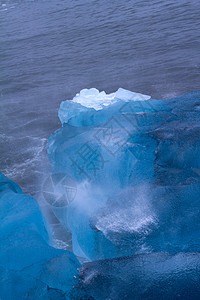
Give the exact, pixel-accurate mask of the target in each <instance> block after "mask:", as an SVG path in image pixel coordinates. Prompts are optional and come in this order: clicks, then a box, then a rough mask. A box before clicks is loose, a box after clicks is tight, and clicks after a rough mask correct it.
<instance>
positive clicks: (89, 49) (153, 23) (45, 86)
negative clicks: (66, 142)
mask: <svg viewBox="0 0 200 300" xmlns="http://www.w3.org/2000/svg"><path fill="white" fill-rule="evenodd" d="M199 12H200V1H198V0H190V1H186V0H176V1H173V0H162V1H161V0H160V1H158V0H151V1H145V0H140V1H138V0H126V1H124V0H113V1H108V0H101V1H100V0H99V1H97V0H73V1H69V0H65V1H58V0H49V1H42V0H38V1H29V0H24V1H19V0H18V1H17V0H16V1H8V0H4V1H0V80H1V83H0V84H1V85H0V171H1V172H3V173H4V174H5V175H6V176H8V177H9V178H10V179H12V180H14V181H15V182H16V183H18V184H19V185H20V186H21V187H22V189H23V191H24V192H25V193H27V194H30V195H34V196H35V197H36V198H37V194H38V193H39V192H40V189H41V185H42V182H43V181H44V180H45V177H46V176H47V174H48V172H49V170H50V167H49V164H48V159H47V156H46V141H47V138H48V136H49V135H50V134H51V133H52V132H54V131H55V130H56V129H57V128H59V127H60V126H61V124H60V122H59V120H58V117H57V111H58V108H59V104H60V102H61V101H62V100H65V99H71V98H72V97H73V96H74V95H75V94H76V93H77V92H79V91H80V90H81V89H83V88H91V87H96V88H98V89H99V90H101V91H102V90H104V91H106V92H107V93H110V92H113V91H116V90H117V89H118V88H119V87H123V88H125V89H129V90H132V91H136V92H140V93H145V94H149V95H151V96H152V97H153V98H156V99H163V98H171V97H174V96H179V95H181V94H184V93H187V92H191V91H195V90H200V17H199Z"/></svg>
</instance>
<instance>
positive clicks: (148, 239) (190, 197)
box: [48, 90, 200, 260]
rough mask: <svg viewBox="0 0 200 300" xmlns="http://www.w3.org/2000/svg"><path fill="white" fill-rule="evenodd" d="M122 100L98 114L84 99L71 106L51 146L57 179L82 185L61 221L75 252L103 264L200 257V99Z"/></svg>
mask: <svg viewBox="0 0 200 300" xmlns="http://www.w3.org/2000/svg"><path fill="white" fill-rule="evenodd" d="M123 93H125V95H123ZM96 94H97V96H98V95H99V94H98V93H97V92H96ZM119 95H120V96H119V99H118V98H117V97H116V95H115V96H114V98H112V97H113V96H112V97H111V98H112V99H111V103H110V104H109V105H107V106H105V105H104V106H103V107H102V108H101V109H98V110H96V109H95V108H94V107H87V105H88V103H86V104H85V106H84V105H83V104H84V101H86V100H84V97H82V98H81V100H80V98H79V95H78V96H77V97H78V99H79V100H80V101H79V102H80V103H78V102H75V101H66V102H64V104H61V109H60V114H61V115H62V118H63V119H62V120H63V127H62V128H61V129H59V130H57V131H56V132H55V133H54V134H53V135H51V136H50V137H49V140H48V155H49V160H50V162H51V165H52V172H53V174H56V173H64V174H67V175H68V176H71V177H72V178H73V180H75V181H76V183H77V194H76V197H75V199H74V201H73V202H72V203H71V204H70V205H69V206H67V207H65V208H64V210H65V213H63V214H59V215H57V217H58V218H59V220H60V222H61V223H62V224H63V225H64V226H66V227H67V228H68V229H69V230H71V232H72V242H73V251H74V253H75V254H77V255H79V256H83V257H85V258H87V259H88V260H96V259H104V258H112V257H116V256H124V255H132V254H137V253H145V252H155V251H169V252H172V253H177V252H179V251H199V250H200V238H199V231H200V221H199V215H198V211H199V209H200V204H199V192H200V185H199V183H200V180H199V179H200V177H199V175H200V171H199V169H200V158H199V151H200V139H199V136H200V125H199V124H200V123H199V118H200V114H199V111H200V110H199V108H200V92H193V93H189V94H186V95H183V96H181V97H178V98H173V99H166V100H153V99H149V97H148V98H145V97H142V96H138V97H139V98H137V99H135V98H134V97H133V98H132V96H131V95H132V93H131V92H130V93H128V92H124V91H123V90H122V91H120V90H119ZM88 97H89V99H90V100H89V101H90V106H92V104H91V103H92V96H91V95H90V96H88ZM95 97H96V96H95V95H94V103H96V102H97V100H96V98H95ZM98 97H99V96H98ZM129 97H130V100H129V99H128V98H129ZM113 99H114V100H113ZM134 99H135V100H134ZM144 99H146V100H145V101H143V100H144ZM106 101H107V100H106ZM112 101H113V102H112ZM86 102H87V101H86ZM63 105H64V106H65V105H66V111H65V110H62V109H63ZM74 105H75V106H76V108H77V110H76V109H75V106H74ZM65 113H66V115H65ZM65 117H66V119H65V120H64V118H65ZM53 209H54V208H53ZM54 211H55V210H54ZM56 213H57V212H56V211H55V214H56ZM66 218H67V222H66Z"/></svg>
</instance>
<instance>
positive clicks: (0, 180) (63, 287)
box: [0, 174, 79, 300]
mask: <svg viewBox="0 0 200 300" xmlns="http://www.w3.org/2000/svg"><path fill="white" fill-rule="evenodd" d="M0 217H1V227H0V241H1V242H0V243H1V247H0V299H2V300H11V299H12V300H13V299H16V300H22V299H68V295H69V294H70V291H71V290H72V287H73V284H74V276H76V275H77V273H78V271H77V268H78V267H79V262H78V261H77V259H76V257H75V256H74V255H73V254H72V253H71V252H68V251H64V250H58V249H55V248H52V247H51V246H50V245H49V242H50V241H49V238H48V234H47V230H46V226H45V223H44V220H43V216H42V214H41V212H40V208H39V206H38V204H37V202H36V200H35V199H33V198H31V197H29V196H27V195H24V194H23V193H22V191H21V189H20V188H19V186H18V185H17V184H15V183H14V182H13V181H11V180H9V179H8V178H6V177H5V176H3V175H2V174H0Z"/></svg>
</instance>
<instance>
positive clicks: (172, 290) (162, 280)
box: [74, 253, 200, 300]
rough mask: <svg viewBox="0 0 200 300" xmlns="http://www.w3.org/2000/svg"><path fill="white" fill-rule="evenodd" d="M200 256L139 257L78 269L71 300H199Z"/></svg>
mask: <svg viewBox="0 0 200 300" xmlns="http://www.w3.org/2000/svg"><path fill="white" fill-rule="evenodd" d="M199 272H200V254H199V253H179V254H176V255H171V254H169V253H151V254H141V255H135V256H130V257H123V258H115V259H109V260H103V261H96V262H91V263H87V264H85V265H83V266H82V267H81V269H80V282H79V284H78V285H77V286H76V289H74V299H95V300H105V299H110V300H121V299H124V300H132V299H151V300H153V299H164V300H167V299H184V300H186V299H199V295H200V282H199Z"/></svg>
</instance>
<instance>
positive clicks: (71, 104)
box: [58, 88, 151, 126]
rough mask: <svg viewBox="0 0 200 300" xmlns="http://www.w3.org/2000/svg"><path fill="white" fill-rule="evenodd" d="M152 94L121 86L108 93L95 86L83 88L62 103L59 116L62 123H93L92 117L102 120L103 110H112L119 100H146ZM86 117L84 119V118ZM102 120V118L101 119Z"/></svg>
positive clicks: (76, 124) (77, 124)
mask: <svg viewBox="0 0 200 300" xmlns="http://www.w3.org/2000/svg"><path fill="white" fill-rule="evenodd" d="M150 98H151V96H147V95H142V94H139V93H134V92H131V91H128V90H125V89H122V88H119V89H118V90H117V91H116V92H115V93H111V94H106V93H105V92H104V91H103V92H99V90H97V89H95V88H91V89H83V90H81V91H80V93H78V94H76V96H75V97H74V98H73V99H72V100H66V101H63V102H62V103H61V105H60V109H59V112H58V116H59V118H60V121H61V123H62V124H63V123H68V124H70V125H73V126H80V123H81V122H82V124H83V123H84V124H86V125H91V123H90V119H92V120H100V119H101V115H102V112H101V111H102V110H103V109H105V108H107V109H110V110H112V108H111V107H112V106H113V104H116V103H117V102H122V103H123V102H128V101H144V100H149V99H150ZM83 118H84V120H83ZM101 121H102V119H101Z"/></svg>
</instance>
